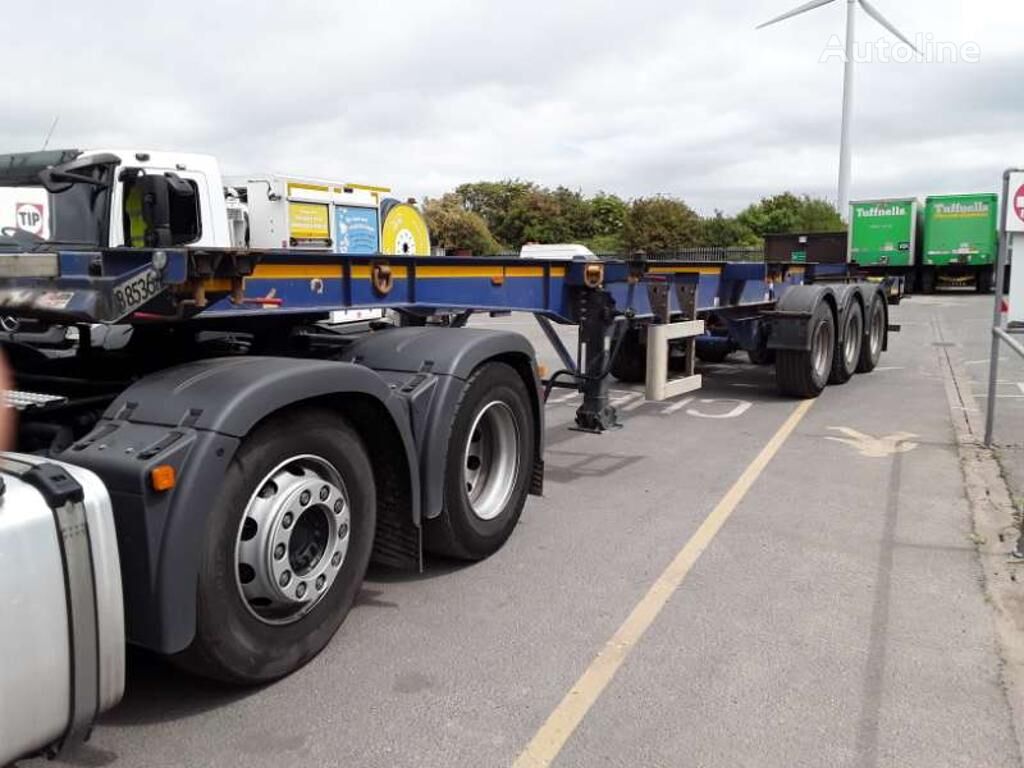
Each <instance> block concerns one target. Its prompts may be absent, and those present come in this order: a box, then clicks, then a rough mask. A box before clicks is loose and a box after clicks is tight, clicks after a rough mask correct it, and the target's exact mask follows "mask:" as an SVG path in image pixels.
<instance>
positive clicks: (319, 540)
mask: <svg viewBox="0 0 1024 768" xmlns="http://www.w3.org/2000/svg"><path fill="white" fill-rule="evenodd" d="M375 510H376V496H375V488H374V483H373V469H372V467H371V466H370V461H369V458H368V456H367V453H366V449H365V448H364V446H363V443H362V440H361V439H360V438H359V435H358V434H357V433H356V432H355V430H353V429H352V427H350V426H349V425H348V424H347V423H346V422H345V421H344V420H343V419H342V418H341V417H340V416H338V415H337V414H335V413H333V412H331V411H327V410H304V411H299V412H294V411H293V412H291V413H289V414H288V416H287V417H284V416H282V417H276V418H272V419H270V420H268V421H267V422H265V423H264V424H263V425H261V426H260V427H258V428H257V429H256V430H255V431H253V432H252V433H251V434H250V435H249V436H248V437H247V438H246V439H245V441H244V442H243V443H242V446H241V447H240V448H239V450H238V453H237V454H236V456H235V457H234V459H233V460H232V462H231V464H230V466H229V468H228V471H227V474H226V476H225V478H224V483H223V486H222V488H221V492H220V494H219V496H218V498H217V499H216V500H215V501H214V503H213V504H211V506H210V517H209V519H208V521H207V528H206V537H205V541H204V549H203V553H202V561H201V565H200V570H199V580H198V586H197V590H198V592H197V597H196V603H197V616H196V635H195V638H194V639H193V641H192V644H191V645H190V646H189V647H188V648H187V649H186V650H185V651H184V652H182V653H181V654H179V655H178V656H177V657H175V660H176V661H177V662H179V663H180V664H181V665H182V666H184V667H186V668H187V669H189V670H191V671H194V672H196V673H198V674H201V675H203V676H206V677H212V678H216V679H219V680H224V681H227V682H232V683H240V684H257V683H264V682H268V681H271V680H275V679H277V678H279V677H283V676H284V675H287V674H289V673H290V672H293V671H294V670H296V669H298V668H299V667H301V666H302V665H303V664H305V663H306V662H308V661H309V660H310V659H312V658H313V657H314V656H316V654H317V653H319V652H320V650H321V649H322V648H323V647H324V646H325V645H326V644H327V643H328V641H329V640H330V639H331V637H332V636H333V635H334V633H335V631H336V630H337V629H338V627H339V626H340V625H341V623H342V621H343V620H344V619H345V616H346V615H347V614H348V611H349V609H350V608H351V607H352V603H353V602H354V601H355V598H356V594H357V593H358V591H359V587H360V585H361V584H362V581H363V576H364V575H365V573H366V567H367V564H368V562H369V558H370V551H371V549H372V545H373V532H374V523H375Z"/></svg>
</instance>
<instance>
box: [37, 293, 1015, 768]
mask: <svg viewBox="0 0 1024 768" xmlns="http://www.w3.org/2000/svg"><path fill="white" fill-rule="evenodd" d="M975 306H976V308H977V310H978V311H980V310H981V302H980V300H978V299H976V298H975V297H973V296H967V297H961V296H955V297H952V298H950V299H949V300H948V301H947V300H943V301H937V300H935V298H934V297H928V299H927V300H920V301H919V300H918V299H914V300H913V301H910V302H907V303H905V304H904V305H903V306H902V307H900V308H898V309H896V310H895V315H894V320H895V321H897V322H901V323H903V326H904V331H903V333H902V334H900V335H898V336H895V337H893V340H892V343H891V345H890V350H889V352H888V353H887V354H886V355H884V356H883V358H882V363H881V366H880V368H879V369H878V370H876V371H875V372H874V373H873V374H871V375H865V376H857V377H855V378H854V379H853V380H852V381H851V382H850V383H848V384H846V385H844V386H842V387H831V388H829V389H828V390H826V392H825V393H824V395H823V396H822V397H821V398H819V399H818V400H817V401H815V402H814V403H813V404H812V405H811V406H810V407H809V409H807V410H806V413H805V414H804V412H803V410H804V408H805V407H804V406H801V405H800V404H799V403H798V402H796V401H793V400H788V399H783V398H781V397H779V396H778V395H776V394H775V392H774V390H773V388H772V380H773V373H772V370H771V369H770V368H756V367H753V366H749V365H745V364H741V363H738V364H735V365H720V366H709V367H708V368H707V369H705V373H706V374H707V376H706V379H705V387H704V389H703V390H702V391H700V392H698V393H694V394H693V396H692V397H691V398H690V399H687V400H685V401H684V400H680V401H676V402H667V403H646V402H644V401H643V400H642V397H640V396H639V395H638V393H636V392H634V391H632V390H631V389H630V388H627V387H618V388H616V392H615V395H614V396H615V398H616V401H617V403H618V406H619V408H620V411H621V415H622V419H623V421H624V423H625V427H624V429H622V430H620V431H617V432H614V433H610V434H606V435H602V436H594V435H586V434H581V433H578V432H572V431H569V430H568V429H567V427H568V425H569V424H570V423H571V421H572V416H573V411H574V408H575V405H576V403H577V402H578V399H576V398H574V397H573V396H571V395H570V394H569V393H558V394H556V395H555V396H554V397H553V401H552V402H551V403H550V404H549V406H548V409H547V416H548V425H547V438H548V450H547V480H546V487H545V496H544V497H543V498H542V499H532V498H531V499H530V501H529V502H528V504H527V508H526V510H525V512H524V515H523V519H522V523H521V524H520V526H519V528H518V529H517V531H516V532H515V534H514V535H513V537H512V539H511V540H510V541H509V543H508V544H507V545H506V546H505V547H504V548H503V549H502V551H500V552H499V553H498V554H497V555H495V556H494V557H492V558H490V559H489V560H487V561H485V562H482V563H478V564H474V565H469V566H467V565H462V564H456V563H450V562H444V561H431V562H429V563H428V567H427V569H426V571H425V572H424V573H423V574H419V575H416V574H403V573H395V572H392V571H387V570H384V569H374V570H372V571H371V574H370V577H369V579H368V581H367V583H366V586H365V589H364V591H363V593H362V596H361V598H360V600H359V603H358V605H357V607H356V609H355V610H354V611H353V612H352V614H351V615H350V617H349V619H348V620H347V621H346V623H345V624H344V625H343V627H342V628H341V630H340V631H339V633H338V635H337V636H336V637H335V638H334V640H333V641H332V643H331V644H330V645H329V646H328V648H327V649H326V650H325V651H324V653H322V654H321V655H320V656H319V657H318V658H317V659H315V660H314V661H313V662H312V663H310V664H309V665H308V666H307V667H306V668H304V669H303V670H301V671H299V672H298V673H296V674H294V675H292V676H291V677H289V678H287V679H285V680H283V681H281V682H279V683H277V684H275V685H272V686H268V687H266V688H263V689H260V690H252V691H239V690H225V689H223V688H220V687H218V686H215V685H211V684H207V683H203V682H200V681H195V680H192V679H190V678H187V677H184V676H182V675H180V674H178V673H176V672H174V671H173V670H170V669H168V668H167V667H166V666H164V665H163V664H162V663H160V662H159V661H157V660H154V659H152V658H151V657H149V656H146V655H144V654H132V658H131V665H130V669H129V690H128V694H127V696H126V699H125V702H124V703H123V704H122V705H121V706H120V707H118V708H117V709H116V710H115V711H114V712H113V713H111V714H110V715H109V716H108V717H107V718H106V719H105V721H104V722H103V723H102V724H101V725H100V726H99V727H98V728H97V730H96V733H95V735H94V737H93V739H92V741H91V742H90V744H88V745H87V746H85V747H83V748H82V749H81V750H79V751H78V752H77V753H76V754H75V755H73V756H72V760H71V762H72V763H73V764H77V765H112V766H179V765H188V766H207V765H209V766H213V765H217V766H225V765H245V766H247V767H251V768H256V767H257V766H291V765H296V766H299V765H301V766H306V765H324V766H340V765H359V766H398V765H402V766H404V765H409V766H473V767H474V768H475V767H477V766H502V765H510V764H512V763H513V762H515V761H516V760H517V758H519V759H520V761H521V762H520V764H521V765H526V764H529V762H530V761H529V760H528V759H527V758H528V757H530V755H528V756H526V757H524V756H523V752H524V750H525V749H527V746H528V745H534V744H536V743H537V741H536V739H537V736H538V733H547V731H545V730H544V729H545V728H546V727H547V726H546V725H545V724H546V723H549V724H550V723H551V722H552V721H554V722H555V723H556V725H557V724H558V723H560V722H561V723H563V724H564V723H568V722H570V721H569V720H565V719H561V720H560V718H563V716H564V714H565V712H566V708H565V705H564V701H565V700H567V699H568V700H570V702H571V701H572V696H569V697H567V696H566V694H567V692H569V691H574V692H576V691H580V692H581V693H582V694H583V696H584V698H583V699H580V701H583V702H584V704H583V705H579V704H578V703H577V704H574V705H571V706H570V708H572V706H575V708H576V709H575V711H576V712H577V713H580V712H581V713H582V714H581V717H580V719H579V722H578V725H577V726H576V727H574V728H569V729H568V732H565V733H563V734H562V735H563V736H565V738H564V739H563V740H562V741H563V742H564V744H560V745H559V746H558V747H557V748H554V749H550V742H549V746H548V747H543V745H542V749H541V750H540V751H541V752H542V753H544V755H545V761H546V760H547V759H550V760H552V761H553V764H554V765H558V766H591V765H615V766H620V765H621V766H638V765H645V766H646V765H654V766H729V767H730V768H732V767H734V766H748V765H750V766H759V768H762V767H765V766H824V765H829V766H839V765H850V766H854V765H855V766H900V767H901V768H902V767H903V766H918V765H920V766H929V768H932V767H934V766H960V765H962V766H971V768H983V767H985V766H993V768H1006V767H1007V766H1013V765H1020V764H1021V762H1020V756H1019V752H1018V749H1017V745H1016V741H1015V736H1014V729H1013V720H1012V715H1011V713H1010V710H1009V707H1008V704H1007V702H1006V698H1005V695H1004V693H1003V689H1002V685H1001V680H1000V660H999V657H998V653H997V647H996V641H995V636H994V633H993V617H992V615H991V611H990V610H989V608H988V606H987V605H986V604H985V601H984V598H983V592H982V586H981V583H980V570H979V567H978V565H977V561H976V556H975V553H974V549H973V545H972V542H971V539H970V531H971V524H970V510H969V509H968V507H967V503H966V501H965V498H964V494H963V487H962V479H961V475H960V470H959V465H958V457H957V451H956V446H955V444H954V439H953V431H952V426H951V421H950V411H949V405H948V403H947V400H946V396H945V389H944V386H945V384H944V381H945V380H944V377H945V376H946V375H947V369H945V368H944V367H943V361H944V355H945V354H946V352H947V351H950V350H951V354H954V353H955V354H960V353H961V351H968V350H969V351H970V352H971V354H973V346H972V345H973V344H975V343H976V342H975V341H974V339H975V338H976V337H978V336H984V334H985V332H986V331H985V328H984V326H982V325H981V324H980V323H973V324H968V323H967V322H966V321H965V320H964V319H963V317H968V318H969V317H973V314H972V313H974V312H975ZM962 316H963V317H962ZM936 317H937V318H938V320H936ZM972 322H973V321H972ZM486 324H488V325H499V326H506V327H509V328H512V329H517V330H522V331H523V332H526V333H528V334H529V335H530V336H531V338H532V339H534V341H535V344H536V345H537V346H538V348H542V347H543V341H542V339H543V337H542V336H541V335H540V334H539V332H537V331H536V330H534V327H533V326H532V320H529V319H528V318H527V319H522V318H510V319H500V320H493V321H492V320H488V321H486ZM957 329H958V330H957ZM975 329H976V330H975ZM955 332H962V333H963V334H964V336H963V339H962V340H961V339H959V338H958V337H957V336H955V335H953V334H954V333H955ZM947 343H954V344H961V345H962V346H961V347H947V346H935V345H936V344H947ZM982 344H984V342H982ZM982 356H983V355H982V354H978V355H977V357H979V358H980V357H982ZM542 357H543V358H547V361H548V362H549V364H553V363H554V358H553V356H552V355H551V354H550V352H544V353H543V354H542ZM735 357H736V358H737V360H739V356H738V355H737V356H735ZM969 358H970V355H968V357H967V358H965V359H964V360H963V362H964V364H967V363H970V359H969ZM968 367H969V366H968ZM1008 402H1010V403H1011V405H1010V406H1009V407H1008V408H1007V409H1006V413H1008V414H1010V413H1011V410H1010V409H1011V408H1019V405H1018V404H1017V403H1015V402H1014V401H1008ZM798 409H799V412H798ZM1011 418H1015V417H1013V416H1012V415H1011V416H1008V417H1007V422H1006V424H1007V426H1006V427H1005V428H1006V430H1007V432H1006V433H1005V434H1007V435H1009V434H1013V432H1012V430H1013V429H1014V427H1012V426H1011V422H1010V419H1011ZM787 428H789V429H790V430H791V431H789V432H786V429H787ZM1015 434H1017V435H1019V434H1021V432H1020V431H1017V432H1016V433H1015ZM780 435H782V438H781V439H779V436H780ZM768 448H773V451H771V452H769V454H770V458H769V460H767V461H762V459H763V458H764V456H765V455H766V454H765V451H766V450H768ZM759 467H760V468H759ZM751 468H754V469H757V471H755V472H752V471H751ZM745 470H746V471H745ZM723 509H725V510H726V512H727V514H726V515H725V516H724V517H722V516H721V512H722V510H723ZM715 515H719V517H718V518H715V519H717V520H718V521H719V522H720V523H721V525H720V527H719V528H714V526H712V529H713V530H712V529H709V528H708V525H707V521H708V519H709V516H711V517H712V518H713V517H714V516H715ZM709 530H711V532H710V535H708V532H709ZM695 540H699V543H700V544H701V546H700V547H698V548H697V550H693V549H692V547H693V542H694V541H695ZM688 547H689V548H691V549H688ZM688 551H695V552H696V557H695V558H694V559H693V560H692V562H690V563H689V564H688V567H687V569H686V570H685V571H683V572H682V573H683V576H682V578H676V577H673V578H672V579H670V580H669V581H670V582H671V587H670V588H667V589H666V590H663V592H662V593H659V594H660V597H659V596H658V595H656V597H658V599H657V600H655V602H654V603H653V604H654V605H655V607H654V609H651V610H648V611H647V612H646V613H645V612H644V610H641V611H640V613H641V614H642V615H641V618H642V619H644V621H646V623H643V622H641V623H640V624H638V623H637V618H636V616H637V613H636V611H634V609H635V608H636V607H637V606H638V605H642V606H648V607H649V606H650V605H652V603H650V602H649V600H650V592H649V590H650V589H651V587H652V584H662V585H663V584H666V583H669V582H665V581H664V576H665V574H666V573H667V572H668V571H671V570H672V566H671V565H670V564H674V563H677V562H678V556H679V555H680V554H681V553H683V554H685V553H686V552H688ZM684 559H685V558H684ZM667 566H668V567H669V569H668V571H666V567H667ZM674 573H676V576H678V574H679V572H678V571H676V572H674ZM624 627H625V628H627V629H628V630H630V631H631V632H632V634H629V633H627V634H629V636H630V637H631V638H633V639H632V640H631V641H630V642H629V643H627V644H624V645H622V646H621V647H615V648H611V651H612V653H611V656H613V657H614V658H615V659H617V660H618V661H617V663H616V665H615V666H614V669H613V670H612V672H613V674H611V676H610V677H608V678H607V680H605V681H604V682H605V683H606V685H603V686H602V687H600V688H595V687H594V686H593V684H592V680H593V678H592V677H588V676H587V675H588V673H589V672H588V671H589V670H592V669H593V668H594V665H595V664H596V665H597V666H598V667H600V668H603V669H605V670H606V671H607V670H608V669H609V667H608V664H607V662H608V659H609V658H610V657H609V655H608V653H609V648H610V647H609V645H608V642H609V639H610V638H613V637H619V636H620V635H617V634H616V633H617V632H619V631H621V630H622V629H623V628H624ZM595 659H597V661H596V662H595ZM602 659H603V661H602ZM602 665H604V666H603V667H602ZM581 681H582V682H581ZM545 749H547V752H544V750H545ZM535 764H536V763H535ZM540 764H544V762H541V763H540ZM26 765H33V766H35V765H36V764H35V763H26ZM39 765H44V763H39Z"/></svg>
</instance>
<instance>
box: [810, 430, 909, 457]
mask: <svg viewBox="0 0 1024 768" xmlns="http://www.w3.org/2000/svg"><path fill="white" fill-rule="evenodd" d="M829 429H832V430H835V431H836V432H842V433H843V434H844V435H846V437H831V436H826V438H825V439H826V440H835V441H836V442H837V443H846V445H849V446H850V447H852V448H856V449H857V451H858V452H859V453H860V455H861V456H868V457H870V458H872V459H882V458H885V457H886V456H892V455H893V454H894V453H906V452H907V451H912V450H914V449H915V448H917V445H918V444H917V443H914V442H910V438H911V437H917V435H915V434H913V433H911V432H896V433H894V434H891V435H885V436H884V437H872V436H871V435H865V434H864V433H863V432H858V431H857V430H856V429H851V428H850V427H829Z"/></svg>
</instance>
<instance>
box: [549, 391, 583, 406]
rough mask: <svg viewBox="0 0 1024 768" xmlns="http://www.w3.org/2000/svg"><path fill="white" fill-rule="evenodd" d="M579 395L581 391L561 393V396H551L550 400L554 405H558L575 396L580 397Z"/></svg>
mask: <svg viewBox="0 0 1024 768" xmlns="http://www.w3.org/2000/svg"><path fill="white" fill-rule="evenodd" d="M579 396H580V393H579V392H570V393H569V394H568V395H560V396H559V397H552V398H549V399H548V402H549V403H552V404H554V405H558V404H561V403H568V402H569V401H570V400H572V399H573V398H575V397H579Z"/></svg>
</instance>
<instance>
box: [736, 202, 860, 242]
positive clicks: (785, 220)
mask: <svg viewBox="0 0 1024 768" xmlns="http://www.w3.org/2000/svg"><path fill="white" fill-rule="evenodd" d="M736 220H737V221H739V222H740V223H741V224H743V225H744V226H745V227H747V228H748V229H750V230H751V231H752V232H755V233H756V234H757V235H758V236H760V237H764V236H765V235H769V234H773V233H779V232H828V231H838V230H842V229H844V228H845V227H844V225H843V220H842V217H840V215H839V212H838V211H836V209H835V207H834V206H833V205H832V204H831V203H830V202H828V201H827V200H822V199H820V198H812V197H810V196H809V195H804V196H803V197H797V196H796V195H794V194H793V193H792V192H783V193H782V194H781V195H774V196H772V197H766V198H763V199H762V200H761V202H759V203H755V204H753V205H750V206H748V207H747V208H745V209H744V210H743V211H741V212H740V214H739V215H738V216H737V217H736Z"/></svg>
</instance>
